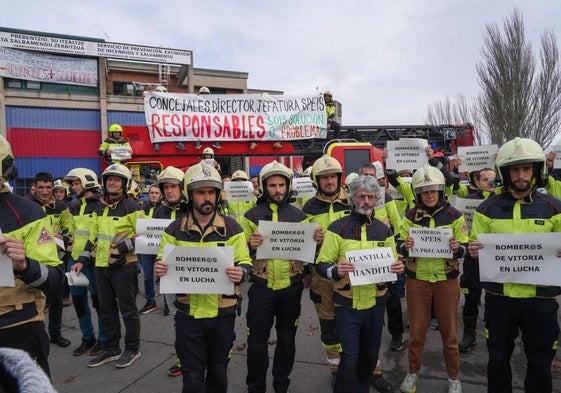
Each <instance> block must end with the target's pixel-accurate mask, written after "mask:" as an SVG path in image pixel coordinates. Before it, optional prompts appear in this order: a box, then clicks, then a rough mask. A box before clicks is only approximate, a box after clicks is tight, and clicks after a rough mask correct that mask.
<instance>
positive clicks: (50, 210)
mask: <svg viewBox="0 0 561 393" xmlns="http://www.w3.org/2000/svg"><path fill="white" fill-rule="evenodd" d="M54 181H55V179H54V178H53V175H51V174H50V173H49V172H39V173H37V174H36V175H35V178H34V180H33V182H34V183H35V192H34V193H33V197H32V201H33V202H35V203H37V204H38V205H39V206H41V208H42V209H43V211H44V212H45V214H46V215H47V217H48V218H49V220H50V221H51V227H52V228H53V230H54V232H55V236H56V237H57V238H58V239H60V240H62V243H63V245H62V246H61V245H57V250H58V257H59V259H60V260H61V261H62V262H63V266H66V265H67V262H68V255H67V253H66V249H67V247H68V244H69V241H70V233H69V231H70V211H69V210H68V207H67V206H66V204H65V203H64V202H62V201H59V200H57V199H55V197H54V195H53V188H54ZM64 286H65V284H63V285H61V286H60V288H54V289H53V291H51V292H49V293H47V294H46V295H47V302H48V304H49V335H50V337H51V343H53V344H56V345H58V346H59V347H63V348H64V347H67V346H69V345H70V340H68V339H66V338H64V337H63V336H62V333H61V329H62V308H63V301H62V299H63V295H64Z"/></svg>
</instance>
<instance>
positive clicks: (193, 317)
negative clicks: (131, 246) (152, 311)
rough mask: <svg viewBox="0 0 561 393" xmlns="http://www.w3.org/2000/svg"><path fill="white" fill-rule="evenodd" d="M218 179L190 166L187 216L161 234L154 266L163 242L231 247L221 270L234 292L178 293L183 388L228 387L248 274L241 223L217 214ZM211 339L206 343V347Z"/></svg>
mask: <svg viewBox="0 0 561 393" xmlns="http://www.w3.org/2000/svg"><path fill="white" fill-rule="evenodd" d="M221 190H222V180H221V178H220V174H219V173H218V172H217V171H216V170H215V169H214V168H213V167H211V166H209V165H207V164H205V163H199V164H196V165H193V166H191V167H190V168H189V169H188V170H187V172H186V173H185V176H184V178H183V196H184V198H185V200H186V201H187V214H186V215H185V216H183V217H179V218H177V219H176V220H175V221H174V222H173V223H172V224H170V225H169V226H168V227H167V228H166V230H165V232H164V233H163V235H162V240H161V243H160V251H159V252H158V258H157V261H156V264H155V266H154V271H155V274H156V276H158V277H161V276H163V275H164V274H166V272H167V269H168V265H167V263H166V261H164V260H162V257H163V250H164V248H165V246H166V245H167V244H170V245H174V246H181V247H225V246H226V247H233V249H234V266H230V267H227V268H226V272H225V274H226V275H227V276H228V278H229V279H230V280H231V281H232V282H233V283H234V284H236V285H235V290H234V292H235V293H234V295H233V296H232V295H221V294H195V293H191V294H182V295H176V300H175V302H174V305H175V307H176V308H177V312H176V313H175V334H176V339H175V345H176V347H175V349H176V352H177V356H178V358H179V360H180V362H181V372H182V375H183V392H184V393H187V392H205V391H206V392H215V393H226V392H227V391H228V361H229V358H230V352H231V350H232V347H233V342H234V338H235V333H234V323H235V318H236V312H237V311H238V307H239V304H238V303H239V301H240V300H239V299H240V290H239V284H240V283H241V282H243V281H244V280H245V279H246V278H247V277H248V276H249V272H250V269H251V258H250V256H249V253H248V250H247V244H246V241H245V236H244V233H243V230H242V229H241V227H240V226H239V225H238V224H237V223H236V222H235V221H234V220H233V219H231V218H230V217H225V216H222V215H221V214H220V213H219V209H218V206H219V202H220V192H221ZM209 343H210V345H209Z"/></svg>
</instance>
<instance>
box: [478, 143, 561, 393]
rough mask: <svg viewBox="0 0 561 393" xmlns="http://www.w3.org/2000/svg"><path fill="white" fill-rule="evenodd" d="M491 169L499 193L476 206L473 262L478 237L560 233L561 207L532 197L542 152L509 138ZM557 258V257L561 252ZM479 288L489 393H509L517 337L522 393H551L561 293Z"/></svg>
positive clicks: (540, 179)
mask: <svg viewBox="0 0 561 393" xmlns="http://www.w3.org/2000/svg"><path fill="white" fill-rule="evenodd" d="M495 164H496V168H497V175H498V178H499V180H500V181H501V183H502V185H503V189H502V193H501V194H498V195H494V196H491V197H490V198H488V199H486V200H485V201H483V202H481V204H480V205H479V207H478V208H477V210H476V212H475V214H474V216H473V224H472V227H471V237H470V240H471V242H470V244H469V253H470V255H471V257H472V258H475V259H478V258H479V250H480V249H481V248H482V244H481V243H480V242H479V241H478V240H477V236H478V235H479V234H483V233H536V232H538V233H539V232H543V233H547V232H561V201H559V200H558V199H556V198H554V197H552V196H550V195H547V194H542V193H540V192H538V191H537V189H538V188H539V187H544V186H545V183H546V181H547V177H548V175H547V168H546V157H545V154H544V152H543V150H542V148H541V146H540V145H539V144H538V143H537V142H535V141H533V140H531V139H526V138H514V139H513V140H510V141H508V142H506V143H505V144H504V145H502V146H501V147H500V149H499V151H498V153H497V157H496V161H495ZM557 256H558V257H561V250H560V251H558V252H557ZM482 286H483V289H485V333H486V337H487V349H488V351H489V360H488V364H487V386H488V388H487V389H488V391H489V392H508V391H512V371H511V365H510V358H511V355H512V351H513V350H514V347H515V339H516V337H518V335H519V333H521V337H522V343H523V346H524V353H525V355H526V359H527V369H526V377H525V379H524V389H525V391H527V392H551V391H552V375H551V361H552V360H553V357H554V356H555V352H556V349H557V341H558V338H559V323H558V320H557V312H558V309H559V304H558V302H557V300H556V297H557V296H558V295H559V294H560V293H561V288H560V287H559V286H547V285H533V284H517V283H509V282H505V283H499V282H483V283H482Z"/></svg>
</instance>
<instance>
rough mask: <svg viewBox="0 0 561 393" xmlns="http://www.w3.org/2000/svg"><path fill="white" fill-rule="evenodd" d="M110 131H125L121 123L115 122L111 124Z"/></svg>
mask: <svg viewBox="0 0 561 393" xmlns="http://www.w3.org/2000/svg"><path fill="white" fill-rule="evenodd" d="M109 132H110V133H111V132H120V133H121V134H122V133H123V127H121V125H120V124H117V123H113V124H111V125H110V126H109Z"/></svg>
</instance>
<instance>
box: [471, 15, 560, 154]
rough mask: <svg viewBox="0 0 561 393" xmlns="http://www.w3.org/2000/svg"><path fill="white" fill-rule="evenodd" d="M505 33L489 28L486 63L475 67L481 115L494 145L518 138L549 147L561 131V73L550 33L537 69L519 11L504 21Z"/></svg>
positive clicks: (543, 46) (483, 60)
mask: <svg viewBox="0 0 561 393" xmlns="http://www.w3.org/2000/svg"><path fill="white" fill-rule="evenodd" d="M503 29H504V31H503V34H501V31H500V30H499V27H498V26H497V25H496V24H491V25H487V27H486V31H487V36H486V38H485V41H484V47H483V49H482V53H481V54H482V61H481V62H480V63H479V64H477V75H478V77H479V85H480V87H481V92H480V94H479V97H478V100H477V111H478V113H479V115H480V117H481V120H482V126H483V127H484V128H485V129H486V130H487V131H488V134H489V136H490V138H491V142H492V143H497V144H499V145H500V144H502V143H504V142H505V141H507V140H510V139H512V138H514V137H517V136H520V137H525V138H531V139H534V140H535V141H536V142H538V143H539V144H540V145H542V146H548V145H549V144H550V143H551V142H552V140H553V138H554V137H555V134H556V133H557V132H558V130H559V129H560V128H561V117H560V114H561V71H560V67H559V51H558V48H557V42H556V40H555V37H554V35H553V34H552V33H550V32H546V33H544V34H543V36H542V39H541V54H540V61H539V66H536V59H535V57H534V55H533V51H532V46H531V44H530V43H529V41H527V40H526V36H525V34H524V21H523V18H522V14H521V13H520V11H519V10H517V9H515V10H514V11H513V13H512V14H511V16H510V17H508V18H506V19H505V22H504V26H503Z"/></svg>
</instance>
